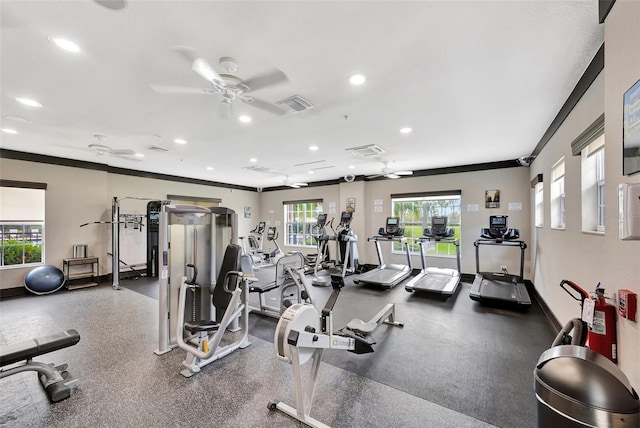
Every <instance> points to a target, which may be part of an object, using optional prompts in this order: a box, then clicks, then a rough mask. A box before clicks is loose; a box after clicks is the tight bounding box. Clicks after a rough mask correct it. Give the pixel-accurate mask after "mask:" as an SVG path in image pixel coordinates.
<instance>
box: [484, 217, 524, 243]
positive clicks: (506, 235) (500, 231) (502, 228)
mask: <svg viewBox="0 0 640 428" xmlns="http://www.w3.org/2000/svg"><path fill="white" fill-rule="evenodd" d="M480 236H482V237H483V238H487V239H496V240H512V239H518V238H519V237H520V231H519V230H518V229H509V216H507V215H492V216H490V217H489V228H488V229H482V230H481V231H480Z"/></svg>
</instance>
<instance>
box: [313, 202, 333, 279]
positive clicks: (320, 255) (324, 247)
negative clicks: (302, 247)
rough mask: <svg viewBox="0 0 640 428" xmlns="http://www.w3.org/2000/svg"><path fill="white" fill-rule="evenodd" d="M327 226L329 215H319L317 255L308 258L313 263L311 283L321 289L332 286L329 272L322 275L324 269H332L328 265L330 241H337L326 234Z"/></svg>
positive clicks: (330, 225)
mask: <svg viewBox="0 0 640 428" xmlns="http://www.w3.org/2000/svg"><path fill="white" fill-rule="evenodd" d="M326 224H327V214H325V213H320V214H318V221H317V223H316V225H315V228H316V230H317V232H316V235H315V236H314V237H315V239H316V245H317V253H316V254H315V255H313V254H312V255H309V256H307V257H309V258H310V259H311V262H312V263H313V277H312V278H311V283H312V284H313V285H315V286H319V287H326V286H328V285H329V284H331V277H330V275H329V272H328V271H326V270H325V271H324V272H323V273H324V274H321V271H322V270H323V269H327V268H329V267H331V266H329V265H327V261H328V260H329V241H331V240H333V239H335V236H330V235H328V234H327V233H326V230H325V226H326ZM329 227H330V228H331V229H333V219H331V222H329Z"/></svg>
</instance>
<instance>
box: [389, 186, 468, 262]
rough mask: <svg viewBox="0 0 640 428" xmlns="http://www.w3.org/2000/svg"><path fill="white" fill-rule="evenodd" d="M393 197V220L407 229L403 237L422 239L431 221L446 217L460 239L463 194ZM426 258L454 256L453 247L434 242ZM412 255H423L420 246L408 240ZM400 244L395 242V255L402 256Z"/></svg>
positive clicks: (449, 225)
mask: <svg viewBox="0 0 640 428" xmlns="http://www.w3.org/2000/svg"><path fill="white" fill-rule="evenodd" d="M401 196H402V195H391V198H392V199H391V204H392V208H393V216H394V217H399V218H400V224H402V225H404V236H405V237H407V238H419V237H421V236H422V232H423V230H424V228H425V227H431V217H433V216H447V224H448V227H450V228H452V229H453V230H454V231H455V234H454V237H455V238H457V239H460V191H451V192H437V193H436V192H433V193H425V194H423V195H419V196H405V197H401ZM432 244H433V245H430V246H429V248H428V250H427V254H430V255H436V256H455V255H456V247H455V245H454V244H449V243H442V242H432ZM409 250H410V252H411V254H420V247H419V244H418V243H417V242H414V241H413V240H412V239H410V240H409ZM403 251H404V250H403V249H402V245H401V243H400V242H394V245H393V252H403Z"/></svg>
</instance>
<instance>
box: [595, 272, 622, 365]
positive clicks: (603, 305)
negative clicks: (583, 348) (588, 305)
mask: <svg viewBox="0 0 640 428" xmlns="http://www.w3.org/2000/svg"><path fill="white" fill-rule="evenodd" d="M595 303H596V306H595V311H594V313H593V323H592V324H591V326H589V348H591V349H592V350H594V351H596V352H598V353H600V354H602V355H604V356H605V357H607V358H609V359H610V360H611V361H613V362H614V363H616V364H617V363H618V350H617V343H616V308H615V306H614V305H611V304H609V303H607V301H606V300H605V298H604V288H601V287H600V284H598V285H597V286H596V302H595Z"/></svg>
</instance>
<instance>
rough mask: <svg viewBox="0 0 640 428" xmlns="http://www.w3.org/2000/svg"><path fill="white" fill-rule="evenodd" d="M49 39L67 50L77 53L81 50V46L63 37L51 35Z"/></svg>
mask: <svg viewBox="0 0 640 428" xmlns="http://www.w3.org/2000/svg"><path fill="white" fill-rule="evenodd" d="M49 40H50V41H51V42H52V43H54V44H55V45H56V46H58V47H59V48H60V49H64V50H65V51H67V52H73V53H77V52H80V46H78V45H76V44H75V43H73V42H72V41H71V40H67V39H63V38H62V37H56V36H49Z"/></svg>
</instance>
